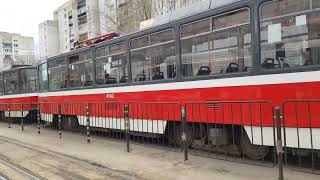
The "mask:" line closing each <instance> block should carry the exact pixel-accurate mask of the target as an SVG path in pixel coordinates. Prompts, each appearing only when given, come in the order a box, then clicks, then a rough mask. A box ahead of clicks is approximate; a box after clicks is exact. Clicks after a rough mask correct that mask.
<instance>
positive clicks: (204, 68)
mask: <svg viewBox="0 0 320 180" xmlns="http://www.w3.org/2000/svg"><path fill="white" fill-rule="evenodd" d="M210 73H211V70H210V67H209V66H201V67H200V68H199V70H198V72H197V76H208V75H210Z"/></svg>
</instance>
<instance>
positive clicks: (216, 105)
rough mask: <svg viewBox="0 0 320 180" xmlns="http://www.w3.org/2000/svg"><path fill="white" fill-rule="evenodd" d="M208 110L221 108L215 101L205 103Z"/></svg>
mask: <svg viewBox="0 0 320 180" xmlns="http://www.w3.org/2000/svg"><path fill="white" fill-rule="evenodd" d="M207 106H208V110H210V111H220V110H221V105H220V104H217V103H210V104H208V105H207Z"/></svg>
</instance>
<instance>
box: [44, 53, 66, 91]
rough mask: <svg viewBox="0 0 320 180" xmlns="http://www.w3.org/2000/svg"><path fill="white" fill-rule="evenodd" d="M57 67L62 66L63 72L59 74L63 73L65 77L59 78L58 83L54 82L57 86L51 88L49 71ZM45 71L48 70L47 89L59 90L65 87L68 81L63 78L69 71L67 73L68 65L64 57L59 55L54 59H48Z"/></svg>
mask: <svg viewBox="0 0 320 180" xmlns="http://www.w3.org/2000/svg"><path fill="white" fill-rule="evenodd" d="M57 61H60V62H61V64H60V63H57ZM51 64H53V65H54V66H53V67H51ZM57 68H59V69H60V68H64V72H63V73H64V74H61V75H64V76H65V77H63V78H61V79H60V81H59V82H58V84H55V85H58V86H59V87H57V88H54V89H53V88H52V86H51V85H52V82H51V80H52V79H51V75H52V73H51V71H52V70H53V69H57ZM47 72H48V90H49V91H59V90H65V89H66V88H67V84H68V82H67V81H66V80H65V78H66V77H67V76H68V75H69V73H68V66H67V61H66V58H65V57H59V58H56V59H52V60H49V61H48V63H47ZM60 73H61V72H60Z"/></svg>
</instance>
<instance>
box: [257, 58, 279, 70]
mask: <svg viewBox="0 0 320 180" xmlns="http://www.w3.org/2000/svg"><path fill="white" fill-rule="evenodd" d="M261 67H262V68H264V69H275V68H276V64H275V63H274V59H273V58H266V59H265V60H264V62H263V63H262V64H261Z"/></svg>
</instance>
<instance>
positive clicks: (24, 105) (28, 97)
mask: <svg viewBox="0 0 320 180" xmlns="http://www.w3.org/2000/svg"><path fill="white" fill-rule="evenodd" d="M37 74H38V70H37V67H31V66H22V67H13V68H12V69H8V70H6V71H3V72H0V94H1V96H0V113H1V117H4V118H21V117H24V118H26V117H29V116H31V115H32V114H34V113H35V112H36V108H37V103H38V94H37V90H38V77H37ZM28 119H31V118H28Z"/></svg>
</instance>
